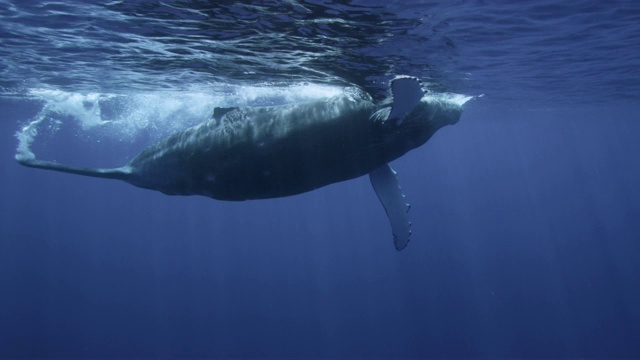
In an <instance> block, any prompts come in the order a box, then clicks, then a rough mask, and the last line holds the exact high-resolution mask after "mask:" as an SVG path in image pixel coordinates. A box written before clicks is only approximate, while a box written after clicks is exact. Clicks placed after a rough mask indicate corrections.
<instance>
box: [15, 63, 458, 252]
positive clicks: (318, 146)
mask: <svg viewBox="0 0 640 360" xmlns="http://www.w3.org/2000/svg"><path fill="white" fill-rule="evenodd" d="M390 88H391V95H392V97H391V98H389V99H387V100H385V101H383V102H381V103H380V104H377V105H376V104H374V102H373V101H372V99H371V97H370V96H369V95H368V94H367V93H365V92H364V91H362V90H359V89H357V88H349V89H348V90H346V91H344V92H343V93H342V94H341V95H338V96H334V97H329V98H325V99H321V100H317V101H313V102H308V103H302V104H292V105H282V106H269V107H239V108H216V109H215V110H214V113H213V116H212V118H211V119H210V120H209V121H206V122H204V123H201V124H199V125H196V126H193V127H191V128H188V129H186V130H184V131H181V132H178V133H175V134H173V135H171V136H169V137H167V138H166V139H164V140H161V141H159V142H158V143H156V144H153V145H151V146H149V147H148V148H146V149H144V150H143V151H142V152H140V153H139V154H138V155H137V156H135V157H134V158H133V159H132V160H131V161H129V163H128V164H126V165H125V166H122V167H119V168H113V169H100V168H83V167H74V166H67V165H62V164H59V163H55V162H48V161H41V160H37V159H36V158H35V156H34V155H33V154H32V153H28V154H27V153H24V152H18V154H17V155H16V160H17V161H18V162H19V163H20V164H22V165H25V166H28V167H33V168H41V169H47V170H54V171H61V172H66V173H72V174H78V175H85V176H92V177H99V178H107V179H119V180H123V181H126V182H128V183H130V184H133V185H135V186H138V187H141V188H146V189H152V190H158V191H161V192H163V193H165V194H169V195H204V196H208V197H211V198H214V199H219V200H234V201H237V200H249V199H266V198H276V197H283V196H289V195H295V194H299V193H303V192H307V191H311V190H314V189H317V188H320V187H322V186H325V185H328V184H332V183H335V182H339V181H344V180H349V179H353V178H356V177H359V176H362V175H365V174H369V178H370V181H371V184H372V186H373V188H374V190H375V192H376V194H377V196H378V198H379V200H380V202H381V203H382V205H383V206H384V208H385V210H386V213H387V217H388V218H389V221H390V223H391V227H392V233H393V238H394V245H395V248H396V249H397V250H402V249H404V248H405V247H406V246H407V244H408V242H409V239H410V235H411V230H410V227H411V223H410V222H409V219H408V211H409V205H408V204H407V203H406V201H405V196H404V195H403V194H402V192H401V190H400V187H399V185H398V181H397V178H396V173H395V172H394V171H393V169H391V167H390V166H389V165H388V163H389V162H390V161H393V160H395V159H397V158H399V157H401V156H402V155H404V154H405V153H407V152H408V151H410V150H412V149H414V148H417V147H419V146H421V145H422V144H424V143H425V142H426V141H427V140H429V138H431V136H432V135H433V134H434V133H435V132H436V131H437V130H438V129H440V128H441V127H443V126H445V125H450V124H455V123H456V122H457V121H458V120H459V118H460V115H461V113H462V104H464V102H466V101H467V100H468V99H470V98H469V97H467V98H464V99H463V100H462V101H454V100H452V99H451V98H447V97H444V96H435V95H425V93H424V92H423V90H422V86H421V83H420V81H419V80H418V79H416V78H413V77H408V76H400V77H396V78H395V79H393V80H391V82H390Z"/></svg>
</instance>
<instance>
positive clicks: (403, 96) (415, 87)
mask: <svg viewBox="0 0 640 360" xmlns="http://www.w3.org/2000/svg"><path fill="white" fill-rule="evenodd" d="M390 85H391V95H392V96H393V104H392V105H391V112H390V113H389V117H388V118H387V121H391V122H392V123H394V124H395V125H400V124H401V123H402V120H404V117H405V116H406V115H407V114H408V113H410V112H411V110H413V108H415V107H416V105H418V104H419V103H420V100H421V99H422V97H423V96H424V92H423V91H422V86H421V85H420V80H418V79H417V78H415V77H411V76H400V77H397V78H395V79H393V80H391V84H390Z"/></svg>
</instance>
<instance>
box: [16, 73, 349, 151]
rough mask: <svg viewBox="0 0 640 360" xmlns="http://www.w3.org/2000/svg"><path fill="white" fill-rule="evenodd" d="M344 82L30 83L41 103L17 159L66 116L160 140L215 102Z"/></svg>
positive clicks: (325, 92) (112, 133) (252, 102)
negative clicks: (96, 86)
mask: <svg viewBox="0 0 640 360" xmlns="http://www.w3.org/2000/svg"><path fill="white" fill-rule="evenodd" d="M342 91H343V89H342V88H339V87H333V86H327V85H314V84H295V85H291V86H284V87H283V86H273V85H271V84H265V85H260V86H229V85H225V86H224V87H219V86H218V87H211V88H210V89H208V90H205V89H191V90H188V91H168V92H154V93H137V94H127V95H125V94H110V93H73V92H66V91H61V90H53V89H32V90H31V91H29V93H28V96H29V97H30V98H31V99H34V100H38V101H41V102H42V103H43V106H42V109H41V110H40V111H39V112H38V114H37V115H36V116H34V117H33V118H32V119H30V120H29V121H27V123H26V124H25V125H24V126H23V127H22V128H21V129H20V130H19V131H18V132H17V133H16V138H17V139H18V146H17V149H16V159H17V160H28V159H35V154H34V152H33V151H32V146H33V144H34V143H35V141H36V138H37V137H38V134H39V133H40V132H43V131H46V132H47V133H48V134H49V135H54V134H55V133H56V132H57V131H58V130H59V129H60V127H61V125H62V124H63V123H65V122H73V123H74V124H75V125H76V126H78V128H79V129H81V131H83V133H85V134H92V135H97V134H99V135H100V136H106V137H110V138H116V139H118V140H121V141H130V142H133V141H134V140H135V139H136V138H137V137H138V136H140V134H141V133H142V132H144V133H145V134H149V133H151V134H152V135H151V136H150V137H151V140H158V139H161V138H163V137H166V136H167V135H169V134H172V133H175V132H177V131H180V130H183V129H185V128H187V127H189V126H192V125H195V124H198V123H201V122H204V121H206V120H208V119H209V118H210V117H211V114H212V113H213V109H214V107H230V106H267V105H281V104H287V103H297V102H306V101H311V100H314V99H319V98H326V97H331V96H335V95H338V94H340V93H341V92H342Z"/></svg>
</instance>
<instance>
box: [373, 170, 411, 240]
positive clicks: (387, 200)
mask: <svg viewBox="0 0 640 360" xmlns="http://www.w3.org/2000/svg"><path fill="white" fill-rule="evenodd" d="M369 180H370V181H371V185H372V186H373V189H374V190H375V192H376V195H378V199H379V200H380V202H381V203H382V206H384V210H385V211H386V212H387V218H389V222H390V223H391V231H392V232H393V244H394V245H395V247H396V250H398V251H400V250H402V249H404V248H405V247H407V244H409V238H410V237H411V222H410V221H409V208H410V205H409V204H407V202H406V200H405V196H404V194H402V190H401V189H400V185H398V178H397V177H396V172H395V171H393V169H392V168H391V166H389V164H385V165H383V166H381V167H380V168H378V169H376V170H373V171H372V172H370V173H369Z"/></svg>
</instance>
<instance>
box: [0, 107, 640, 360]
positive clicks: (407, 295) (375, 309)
mask: <svg viewBox="0 0 640 360" xmlns="http://www.w3.org/2000/svg"><path fill="white" fill-rule="evenodd" d="M483 101H484V100H476V101H475V102H473V103H470V104H468V106H467V109H466V111H465V113H464V115H463V118H462V120H461V121H460V123H458V124H457V125H455V126H453V127H447V128H444V129H443V130H441V131H440V132H439V133H438V134H436V135H435V136H434V138H433V139H432V140H431V141H430V142H429V143H427V144H426V145H425V146H423V147H422V148H420V149H418V150H416V151H413V152H412V153H410V154H408V155H407V156H405V157H404V158H402V159H400V160H398V161H396V162H394V163H393V164H392V165H393V167H394V168H395V169H396V170H397V171H398V172H399V174H400V181H401V184H402V186H403V189H404V191H405V194H406V195H407V197H408V199H409V200H410V202H411V203H412V205H413V207H412V210H411V211H412V212H411V215H412V220H413V230H414V234H413V240H412V242H411V243H410V244H409V247H408V248H407V249H406V250H404V251H402V252H396V251H395V250H394V248H393V245H392V241H391V234H390V229H389V225H388V224H387V220H386V217H385V215H384V210H383V209H382V207H381V206H380V205H379V203H378V201H377V198H376V196H375V194H374V193H373V191H372V190H371V189H370V185H369V182H368V179H367V178H366V177H365V178H360V179H357V180H353V181H349V182H344V183H339V184H335V185H331V186H328V187H326V188H323V189H320V190H318V191H315V192H312V193H307V194H303V195H300V196H296V197H290V198H283V199H275V200H264V201H253V202H244V203H229V202H220V201H215V200H210V199H206V198H198V197H188V198H185V197H169V196H165V195H162V194H160V193H156V192H152V191H146V190H141V189H138V188H135V187H132V186H130V185H127V184H125V183H120V182H117V181H107V180H100V179H90V178H83V177H78V176H71V175H66V174H58V173H53V172H46V171H38V170H33V169H27V168H23V167H21V166H19V165H18V164H17V163H16V162H15V161H14V160H13V154H14V152H15V151H14V150H15V145H16V141H15V139H14V138H13V133H14V132H15V131H16V130H17V124H16V120H17V119H26V118H28V117H29V116H32V115H33V114H34V113H35V112H36V111H37V110H38V108H36V107H35V104H19V103H16V102H10V101H7V100H3V102H2V103H0V109H1V111H2V118H3V119H2V121H0V126H1V129H0V134H1V135H2V140H1V141H0V159H1V162H0V168H1V169H2V173H1V174H2V175H1V178H0V199H1V200H0V201H1V203H0V289H1V290H0V357H7V356H157V355H172V356H255V357H258V356H261V357H262V356H267V357H268V356H327V357H331V356H419V357H424V356H443V357H453V356H546V357H552V356H553V357H556V356H572V357H577V356H588V357H598V356H619V357H621V356H626V357H637V356H640V341H639V339H640V265H639V262H638V258H639V257H640V188H639V185H640V166H638V163H639V162H638V160H639V159H640V157H639V155H640V141H638V138H639V135H640V123H639V122H638V121H637V110H638V108H637V106H635V107H624V106H613V105H612V106H609V107H590V108H586V109H585V108H578V109H572V108H569V107H567V108H565V109H555V110H543V109H539V110H535V111H531V110H528V111H527V110H522V109H520V110H519V109H508V108H499V107H493V106H492V105H491V104H489V102H488V101H486V102H484V103H483ZM64 151H67V152H76V151H77V152H79V154H78V155H77V158H78V159H80V160H81V161H83V160H85V159H92V164H95V163H98V164H100V163H101V162H104V163H113V159H108V155H102V157H101V156H100V155H99V154H97V153H91V152H86V149H82V148H76V147H69V148H68V149H64ZM39 155H40V156H41V157H42V158H44V159H48V158H49V157H48V156H47V155H46V154H39Z"/></svg>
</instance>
